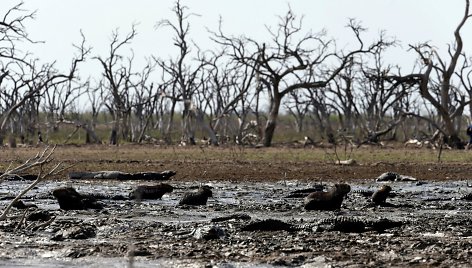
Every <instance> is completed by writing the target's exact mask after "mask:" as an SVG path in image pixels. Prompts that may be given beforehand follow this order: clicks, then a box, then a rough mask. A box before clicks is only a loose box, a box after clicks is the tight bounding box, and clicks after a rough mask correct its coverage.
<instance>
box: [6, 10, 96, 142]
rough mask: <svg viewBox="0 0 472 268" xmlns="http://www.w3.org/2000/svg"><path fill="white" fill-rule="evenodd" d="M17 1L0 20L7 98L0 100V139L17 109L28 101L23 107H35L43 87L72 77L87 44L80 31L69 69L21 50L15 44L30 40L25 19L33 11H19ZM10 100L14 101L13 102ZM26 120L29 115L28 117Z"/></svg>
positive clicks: (66, 80) (73, 77)
mask: <svg viewBox="0 0 472 268" xmlns="http://www.w3.org/2000/svg"><path fill="white" fill-rule="evenodd" d="M21 6H22V4H19V5H17V6H15V7H13V8H11V9H10V10H8V11H7V12H6V14H5V16H3V18H2V21H0V59H1V60H0V64H1V71H0V88H1V89H2V90H1V91H2V95H3V96H2V98H1V99H3V100H7V102H4V103H1V104H0V105H2V106H3V107H2V108H1V109H0V112H1V114H0V140H2V139H3V136H4V135H5V131H6V130H7V128H8V125H9V124H13V122H14V121H15V118H13V117H14V116H15V115H18V111H19V110H20V109H22V108H25V105H28V104H32V105H31V107H28V109H27V111H28V110H29V111H32V110H33V111H35V112H34V113H31V114H35V113H37V112H39V111H38V109H39V100H40V98H41V96H43V95H44V94H45V92H46V91H48V90H52V89H53V86H54V85H61V84H65V83H68V82H70V81H72V80H74V79H76V77H75V75H76V72H77V69H78V64H79V63H80V62H82V61H84V60H85V56H86V55H87V54H88V53H89V52H90V48H87V47H86V46H85V38H84V36H83V35H82V43H81V44H79V45H74V46H75V47H76V48H77V51H78V53H77V54H76V55H75V57H74V58H73V59H72V62H71V66H70V70H69V71H68V72H60V71H59V70H57V69H56V68H55V66H54V64H47V63H46V64H42V65H40V64H39V63H38V61H37V60H35V59H33V58H31V55H29V54H22V52H21V51H20V50H18V49H17V47H16V44H17V43H20V42H29V43H34V41H32V40H30V39H29V37H28V34H27V32H26V29H25V27H24V24H25V22H26V21H27V20H28V19H31V18H33V17H34V13H27V14H26V15H23V13H24V11H23V10H22V9H21ZM13 100H14V102H13ZM28 119H29V120H30V121H34V120H32V118H28Z"/></svg>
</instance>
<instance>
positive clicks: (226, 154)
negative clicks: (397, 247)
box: [0, 145, 472, 180]
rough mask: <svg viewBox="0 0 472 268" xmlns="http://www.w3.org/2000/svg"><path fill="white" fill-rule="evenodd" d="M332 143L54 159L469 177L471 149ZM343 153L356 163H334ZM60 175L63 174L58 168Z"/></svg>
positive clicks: (62, 151)
mask: <svg viewBox="0 0 472 268" xmlns="http://www.w3.org/2000/svg"><path fill="white" fill-rule="evenodd" d="M39 150H41V149H40V148H16V149H8V148H2V149H0V154H1V159H0V170H5V169H6V168H7V167H8V166H9V165H10V164H11V163H12V162H13V163H14V164H18V163H22V162H23V161H24V160H26V159H27V158H29V157H31V156H32V155H35V154H36V153H37V152H38V151H39ZM334 152H335V151H334V149H333V148H330V149H322V148H300V147H298V148H295V147H293V146H286V147H274V148H258V149H256V148H241V147H237V146H233V147H198V146H195V147H178V146H169V147H165V146H155V145H122V146H118V147H116V146H106V145H100V146H97V145H92V146H81V147H78V146H58V147H57V149H56V152H55V154H54V158H55V159H56V160H57V161H61V162H64V163H65V164H69V165H75V166H74V167H73V168H72V169H71V171H100V170H119V171H124V172H142V171H162V170H167V169H170V170H175V171H177V175H176V176H175V179H182V180H195V179H207V180H208V179H229V180H233V179H238V180H239V179H248V180H272V179H274V180H277V179H284V178H288V179H290V178H293V179H327V180H331V179H332V180H342V179H356V178H372V177H375V176H378V175H379V174H380V173H382V172H385V171H396V172H399V173H403V174H408V175H412V176H418V177H420V178H425V179H436V178H438V179H450V178H451V179H453V178H456V179H459V178H469V175H468V174H469V171H468V163H470V162H472V151H459V150H445V151H443V154H442V162H441V163H440V164H438V163H437V151H435V150H430V149H410V148H408V149H405V148H403V147H401V146H397V147H395V146H393V147H387V148H379V147H365V148H358V149H354V150H353V151H352V152H350V151H346V152H344V151H343V150H341V149H340V148H338V150H337V156H336V154H335V153H334ZM348 156H349V157H350V158H352V159H355V160H356V162H357V163H358V165H357V166H348V167H346V166H336V165H334V162H335V161H336V160H338V159H339V160H345V159H346V158H348ZM61 177H62V178H64V177H65V174H61Z"/></svg>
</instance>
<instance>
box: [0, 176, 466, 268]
mask: <svg viewBox="0 0 472 268" xmlns="http://www.w3.org/2000/svg"><path fill="white" fill-rule="evenodd" d="M144 183H148V184H151V182H137V181H130V182H123V181H119V182H118V181H97V180H95V181H74V182H70V181H69V182H64V181H47V182H44V183H42V184H40V185H39V186H38V187H37V188H35V189H33V190H32V191H31V192H29V193H28V194H27V196H26V197H25V198H24V199H22V200H23V201H25V202H28V203H34V204H36V205H37V206H38V209H42V210H47V211H48V212H50V213H51V214H52V215H53V216H55V217H56V218H55V220H54V221H52V223H51V224H49V225H47V226H45V227H41V228H38V229H35V230H30V229H28V228H27V226H28V224H30V223H29V222H26V224H25V225H22V226H20V227H19V228H18V227H17V225H18V219H9V220H6V221H3V222H0V237H1V241H0V248H1V249H2V250H1V252H0V266H9V267H104V266H108V267H125V266H129V267H131V264H132V265H133V267H150V266H151V267H152V266H162V267H212V266H215V267H274V266H295V267H299V266H300V267H333V266H334V267H338V266H342V267H345V266H348V267H379V266H398V267H403V266H413V265H414V266H443V267H451V266H454V267H470V260H471V259H472V244H471V242H472V221H471V219H472V218H471V208H472V201H467V200H462V199H460V197H461V196H463V195H465V194H467V193H469V192H472V188H468V187H467V185H466V182H464V181H447V182H426V183H424V184H419V183H416V182H392V183H390V185H391V186H392V188H393V194H394V195H393V197H390V198H389V199H388V200H387V201H388V202H389V203H390V206H387V207H378V206H373V205H372V204H371V203H370V201H369V199H368V198H366V197H364V196H363V195H362V194H360V193H356V192H360V191H362V190H375V189H377V188H379V187H380V185H381V184H380V183H375V182H362V181H361V182H359V181H356V182H352V183H351V186H352V191H351V193H350V194H349V195H348V197H347V199H346V200H345V201H344V203H343V206H342V208H341V210H338V211H325V212H323V211H321V212H320V211H305V210H304V209H303V206H302V205H303V198H286V196H287V195H288V194H289V193H290V192H292V191H295V190H299V189H305V188H310V187H313V186H314V185H313V184H310V183H307V182H301V181H279V182H275V183H274V182H257V183H254V182H230V181H226V182H225V181H218V182H212V181H199V182H194V183H189V182H178V181H176V182H170V184H171V185H173V186H174V187H175V190H174V192H172V193H170V194H166V195H164V197H163V198H162V200H144V201H142V202H137V201H134V200H124V201H114V200H100V202H102V203H103V205H104V207H105V209H104V210H101V211H95V210H87V211H63V210H60V209H59V205H58V204H57V202H56V200H55V199H52V198H48V195H47V194H48V193H49V192H51V191H52V190H53V189H54V188H56V187H58V186H73V187H75V188H76V189H77V191H78V192H79V193H107V194H110V195H117V194H121V195H125V196H127V195H128V193H129V192H130V191H131V189H133V187H135V186H136V185H138V184H144ZM28 184H29V182H22V181H8V182H4V183H3V184H0V198H1V199H2V200H1V201H0V207H1V208H4V207H5V206H6V205H7V204H8V202H9V200H6V199H7V197H8V196H14V195H16V194H17V193H18V192H19V191H20V190H21V189H23V188H24V187H26V186H27V185H28ZM201 184H206V185H210V186H212V187H213V193H214V194H213V195H214V198H210V199H209V201H208V204H207V206H203V207H188V206H187V207H185V206H184V207H179V206H177V204H178V201H179V199H180V198H181V196H182V195H183V194H184V193H185V192H188V191H192V190H195V189H196V187H198V186H199V185H201ZM237 213H238V214H241V213H245V214H247V215H248V216H250V217H251V220H247V219H232V220H227V221H221V222H211V220H212V219H215V218H218V217H224V216H229V215H233V214H237ZM21 214H22V211H20V210H16V209H14V210H13V211H12V213H11V215H13V216H14V215H21ZM339 217H343V218H355V219H357V220H359V221H363V222H366V223H367V222H372V221H376V220H380V219H388V220H391V221H396V222H401V226H399V227H392V228H388V229H386V230H384V231H379V230H372V229H369V228H367V229H366V230H365V231H364V232H361V233H350V232H342V231H334V230H329V229H323V228H317V224H319V222H320V221H322V220H327V221H329V219H333V218H339ZM263 219H277V220H281V221H283V222H285V223H288V224H291V225H292V226H294V227H295V228H296V230H294V231H242V230H241V229H242V227H243V226H246V225H248V224H249V223H250V222H252V221H256V220H263ZM74 226H85V227H87V228H91V230H93V232H94V235H92V236H91V237H90V238H83V239H77V238H74V237H67V236H64V237H63V238H62V239H57V237H58V234H60V233H61V232H62V231H63V230H66V229H69V228H71V227H74ZM212 226H213V227H215V228H218V229H221V230H223V232H224V235H222V236H221V237H220V238H217V239H210V240H206V239H199V236H198V235H196V234H197V233H198V232H199V231H200V230H202V229H201V228H202V227H212Z"/></svg>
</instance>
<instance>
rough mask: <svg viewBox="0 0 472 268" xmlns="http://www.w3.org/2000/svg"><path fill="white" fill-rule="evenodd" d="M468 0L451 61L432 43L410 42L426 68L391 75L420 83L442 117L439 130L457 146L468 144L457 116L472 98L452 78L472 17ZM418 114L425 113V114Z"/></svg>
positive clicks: (392, 77)
mask: <svg viewBox="0 0 472 268" xmlns="http://www.w3.org/2000/svg"><path fill="white" fill-rule="evenodd" d="M465 3H466V5H465V9H464V15H463V16H462V18H461V20H460V22H459V24H458V25H457V27H456V29H455V30H454V39H455V42H454V44H453V45H452V46H451V45H450V46H448V51H447V54H448V56H449V57H450V59H449V63H447V61H446V60H444V59H443V58H442V57H441V55H440V54H439V53H438V51H437V50H436V49H435V48H434V47H432V46H431V45H430V44H428V43H422V44H418V45H410V47H411V49H413V50H414V51H415V52H416V53H417V55H418V56H419V61H420V63H421V64H422V66H423V70H422V72H421V73H416V74H410V75H407V76H390V77H389V78H390V79H394V80H396V81H398V82H407V83H411V82H416V83H417V84H418V88H419V93H420V94H421V96H422V98H424V99H425V100H426V101H427V102H428V103H429V104H430V105H431V106H432V107H433V108H434V110H435V112H436V113H437V114H438V115H439V117H440V119H441V121H440V124H436V126H437V130H438V131H439V132H440V133H441V134H442V135H443V136H444V137H445V141H446V143H447V144H448V145H449V146H450V147H452V148H457V149H461V148H464V145H463V142H462V141H461V138H460V136H459V129H458V128H457V127H456V124H455V120H458V119H459V118H460V117H461V116H462V114H463V111H464V107H466V106H467V105H469V104H470V102H471V99H470V98H468V97H467V96H465V94H462V93H461V92H460V91H458V90H457V88H455V87H454V86H453V81H452V80H453V77H454V75H455V72H456V71H457V65H458V64H459V59H460V58H461V54H462V50H463V47H464V44H463V41H462V36H461V29H462V27H463V26H464V25H465V23H466V22H467V20H468V19H469V18H470V17H472V14H471V13H470V9H469V6H470V1H469V0H466V1H465ZM434 75H436V77H434ZM415 116H419V117H421V115H415ZM421 118H424V117H421ZM429 120H431V119H429Z"/></svg>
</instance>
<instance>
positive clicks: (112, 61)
mask: <svg viewBox="0 0 472 268" xmlns="http://www.w3.org/2000/svg"><path fill="white" fill-rule="evenodd" d="M136 35H137V32H136V29H135V25H133V26H132V27H131V31H130V32H129V33H128V34H127V35H125V36H124V37H123V38H121V37H120V35H119V33H118V30H115V31H114V32H113V33H112V36H111V42H110V48H109V51H108V55H107V56H105V57H102V56H96V57H94V58H95V59H96V60H98V61H99V62H100V64H101V66H102V70H103V73H102V75H103V77H104V78H105V79H104V81H103V83H104V86H105V88H106V89H108V91H109V93H110V94H108V96H109V97H108V98H104V105H105V106H106V107H107V108H108V110H109V111H110V113H112V115H113V121H114V124H113V129H112V133H115V134H118V133H121V137H122V138H123V139H125V140H127V141H130V140H131V136H130V125H129V120H130V117H131V106H130V101H131V92H130V81H131V79H132V78H131V76H133V75H134V73H133V71H132V70H131V68H132V62H133V56H131V57H128V58H127V59H124V57H123V56H122V55H121V54H120V50H121V49H122V48H124V47H125V46H126V45H129V44H130V43H131V41H132V40H133V38H134V37H135V36H136ZM115 137H116V138H117V136H115ZM112 143H113V144H117V140H115V139H113V141H112Z"/></svg>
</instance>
